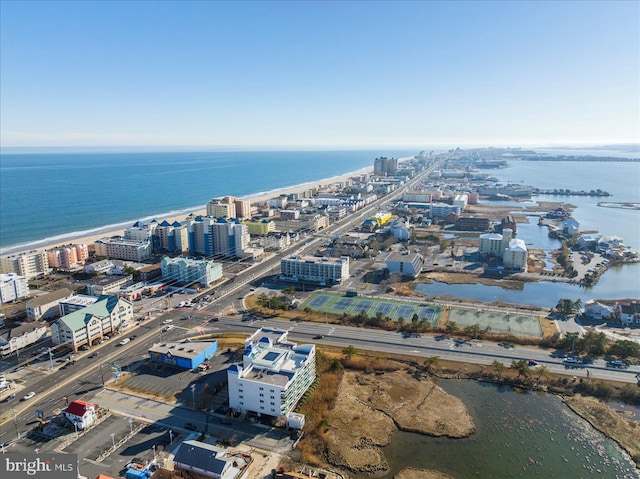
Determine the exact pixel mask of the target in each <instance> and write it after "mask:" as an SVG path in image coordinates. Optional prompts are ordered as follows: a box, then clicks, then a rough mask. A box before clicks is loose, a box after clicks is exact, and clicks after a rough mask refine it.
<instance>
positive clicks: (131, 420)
mask: <svg viewBox="0 0 640 479" xmlns="http://www.w3.org/2000/svg"><path fill="white" fill-rule="evenodd" d="M129 432H130V433H133V418H132V417H130V418H129Z"/></svg>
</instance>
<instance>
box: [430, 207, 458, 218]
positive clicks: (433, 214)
mask: <svg viewBox="0 0 640 479" xmlns="http://www.w3.org/2000/svg"><path fill="white" fill-rule="evenodd" d="M450 213H453V214H455V215H459V214H460V206H459V205H448V204H447V203H431V207H430V208H429V217H430V218H444V217H446V216H447V215H449V214H450Z"/></svg>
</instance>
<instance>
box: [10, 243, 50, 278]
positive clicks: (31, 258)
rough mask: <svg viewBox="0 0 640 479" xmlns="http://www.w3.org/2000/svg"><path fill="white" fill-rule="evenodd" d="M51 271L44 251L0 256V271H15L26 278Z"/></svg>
mask: <svg viewBox="0 0 640 479" xmlns="http://www.w3.org/2000/svg"><path fill="white" fill-rule="evenodd" d="M50 272H51V268H50V267H49V258H48V256H47V252H46V251H43V250H41V251H29V252H25V253H18V254H14V255H10V256H4V257H2V258H0V273H5V274H7V273H17V274H19V275H20V276H24V277H25V278H27V279H31V278H36V277H38V276H42V275H46V274H49V273H50Z"/></svg>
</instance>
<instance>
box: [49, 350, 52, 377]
mask: <svg viewBox="0 0 640 479" xmlns="http://www.w3.org/2000/svg"><path fill="white" fill-rule="evenodd" d="M49 371H53V353H52V352H51V348H49Z"/></svg>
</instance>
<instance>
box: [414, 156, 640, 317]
mask: <svg viewBox="0 0 640 479" xmlns="http://www.w3.org/2000/svg"><path fill="white" fill-rule="evenodd" d="M490 173H491V175H492V176H495V177H496V178H498V180H499V181H500V182H501V183H522V184H526V185H529V186H533V187H537V188H541V189H545V190H553V189H567V188H568V189H571V190H575V191H579V190H585V191H590V190H596V189H601V190H604V191H608V192H609V193H611V195H612V196H609V197H606V198H597V197H590V196H561V195H539V196H533V197H532V201H528V202H525V203H517V202H512V203H506V202H501V201H495V202H491V201H482V203H483V204H495V205H497V206H509V205H510V206H513V207H514V209H513V212H517V211H518V210H517V207H518V206H534V205H536V204H537V203H538V202H542V201H551V202H560V203H566V204H571V205H573V206H575V207H576V208H575V210H574V212H573V217H574V218H575V219H576V220H577V221H578V222H579V223H580V230H581V231H597V232H598V234H601V235H606V236H618V237H621V238H622V239H623V240H624V243H625V244H626V245H627V246H629V247H631V248H633V249H636V250H638V249H640V210H639V209H622V208H608V207H605V206H599V203H601V202H603V201H604V202H607V203H633V204H636V205H638V206H640V162H630V161H623V162H598V161H585V162H580V161H518V160H510V161H509V167H508V168H504V169H500V170H491V172H490ZM543 213H545V211H542V209H541V211H540V214H543ZM537 221H538V217H537V216H535V215H533V216H530V217H529V223H528V224H523V223H519V224H518V231H517V237H518V238H520V239H522V240H524V241H525V243H526V244H527V247H529V248H536V249H542V250H544V251H546V252H547V254H549V252H550V251H552V250H555V249H557V248H559V247H560V244H561V243H560V241H558V240H555V239H551V238H549V236H548V229H547V228H546V227H544V226H538V224H537ZM549 269H551V268H549ZM417 290H418V291H420V292H422V293H424V294H426V295H428V296H451V297H454V298H468V299H473V300H476V301H483V302H493V301H503V302H506V303H511V304H520V305H536V306H542V307H553V306H555V305H556V303H557V302H558V300H559V299H561V298H571V299H573V300H574V301H575V300H577V299H580V300H582V302H583V303H584V302H585V301H587V300H589V299H594V298H597V299H622V298H640V263H635V264H623V265H619V266H614V267H611V268H609V269H608V270H607V271H606V272H605V273H604V274H603V275H602V276H601V277H600V279H599V280H598V282H597V283H596V284H595V285H593V286H590V287H588V288H586V287H583V286H579V285H575V284H568V283H553V282H540V283H523V285H522V289H520V290H513V289H509V290H507V289H503V288H501V287H499V286H485V285H482V284H452V285H448V284H445V283H438V282H434V283H431V284H421V285H419V286H418V288H417Z"/></svg>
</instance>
